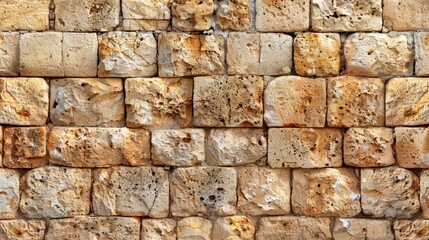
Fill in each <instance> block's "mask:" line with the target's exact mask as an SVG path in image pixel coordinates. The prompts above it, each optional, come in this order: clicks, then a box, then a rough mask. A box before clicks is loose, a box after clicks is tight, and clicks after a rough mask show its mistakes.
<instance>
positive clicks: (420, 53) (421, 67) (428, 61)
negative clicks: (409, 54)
mask: <svg viewBox="0 0 429 240" xmlns="http://www.w3.org/2000/svg"><path fill="white" fill-rule="evenodd" d="M414 41H415V45H416V46H415V48H416V56H415V59H416V67H415V68H416V76H429V32H416V33H414Z"/></svg>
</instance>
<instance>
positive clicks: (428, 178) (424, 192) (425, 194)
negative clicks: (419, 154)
mask: <svg viewBox="0 0 429 240" xmlns="http://www.w3.org/2000/svg"><path fill="white" fill-rule="evenodd" d="M420 204H421V208H422V210H423V217H424V218H429V169H426V170H423V171H422V172H421V173H420Z"/></svg>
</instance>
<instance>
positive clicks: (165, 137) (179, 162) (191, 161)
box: [151, 128, 205, 167]
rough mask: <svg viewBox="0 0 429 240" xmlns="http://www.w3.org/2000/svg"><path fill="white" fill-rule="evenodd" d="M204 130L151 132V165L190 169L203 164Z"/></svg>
mask: <svg viewBox="0 0 429 240" xmlns="http://www.w3.org/2000/svg"><path fill="white" fill-rule="evenodd" d="M204 138H205V131H204V129H191V128H189V129H180V130H155V131H152V139H151V143H152V163H153V165H164V166H178V167H190V166H196V165H199V164H201V163H202V162H204V160H205V151H204V150H205V149H204V140H205V139H204Z"/></svg>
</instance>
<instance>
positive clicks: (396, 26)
mask: <svg viewBox="0 0 429 240" xmlns="http://www.w3.org/2000/svg"><path fill="white" fill-rule="evenodd" d="M428 15H429V5H428V2H427V1H426V0H389V1H384V6H383V20H384V26H386V27H387V28H388V29H389V30H394V31H409V30H411V31H413V30H420V29H429V21H428Z"/></svg>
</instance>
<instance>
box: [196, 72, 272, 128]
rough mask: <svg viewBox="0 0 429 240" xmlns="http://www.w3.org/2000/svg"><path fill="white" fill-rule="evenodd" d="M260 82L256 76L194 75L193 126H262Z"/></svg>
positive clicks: (261, 84) (261, 85) (260, 79)
mask: <svg viewBox="0 0 429 240" xmlns="http://www.w3.org/2000/svg"><path fill="white" fill-rule="evenodd" d="M263 84H264V83H263V79H262V77H258V76H207V77H196V78H194V125H195V126H199V127H262V111H263V106H262V91H263Z"/></svg>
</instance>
